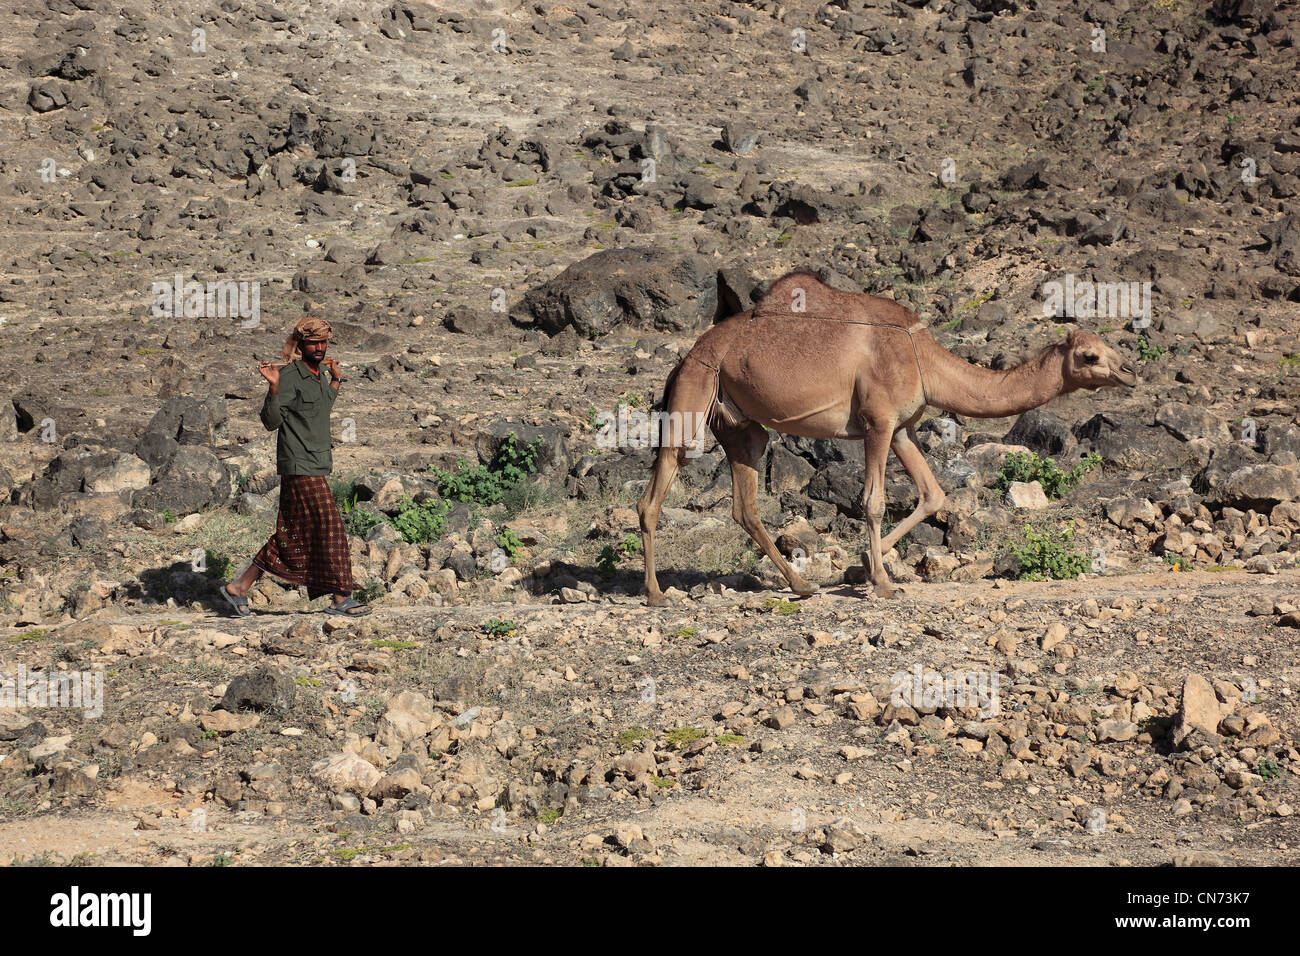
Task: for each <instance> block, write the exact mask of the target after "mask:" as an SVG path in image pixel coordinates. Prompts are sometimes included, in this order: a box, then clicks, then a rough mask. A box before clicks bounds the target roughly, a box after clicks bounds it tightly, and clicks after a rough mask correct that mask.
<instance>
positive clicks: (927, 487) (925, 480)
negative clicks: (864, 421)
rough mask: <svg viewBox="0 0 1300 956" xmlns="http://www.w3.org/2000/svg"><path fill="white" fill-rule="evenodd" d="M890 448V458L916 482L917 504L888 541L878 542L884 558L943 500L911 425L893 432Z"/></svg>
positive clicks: (941, 504) (891, 533) (935, 509)
mask: <svg viewBox="0 0 1300 956" xmlns="http://www.w3.org/2000/svg"><path fill="white" fill-rule="evenodd" d="M893 447H894V454H895V455H897V456H898V460H899V461H901V462H902V463H903V467H904V468H906V469H907V473H908V474H909V475H911V476H912V480H913V481H914V482H916V492H917V496H918V500H917V503H916V510H914V511H913V512H912V513H911V514H910V515H908V516H907V517H906V518H904V519H903V520H902V521H900V522H899V523H898V526H897V527H896V528H894V530H893V531H891V532H889V535H888V537H886V538H885V540H884V541H882V542H880V550H881V552H882V553H884V554H888V553H889V549H890V548H892V547H893V546H894V545H895V544H897V543H898V541H899V539H901V538H902V537H903V535H905V534H907V532H909V531H911V530H912V529H913V528H915V527H916V526H917V525H918V524H920V523H921V522H922V521H924V520H925V519H926V518H928V517H930V516H931V515H933V514H935V513H936V512H937V511H938V510H939V509H940V508H941V507H942V506H943V502H944V498H945V495H944V493H943V487H942V486H941V485H940V484H939V482H938V480H937V479H936V478H935V477H934V472H932V471H931V470H930V466H929V465H927V464H926V463H925V456H924V455H923V454H921V449H920V448H919V447H918V446H917V439H916V431H915V430H914V429H913V427H912V426H911V425H907V426H905V427H903V428H900V429H899V430H898V431H896V432H894V445H893Z"/></svg>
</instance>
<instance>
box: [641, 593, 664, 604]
mask: <svg viewBox="0 0 1300 956" xmlns="http://www.w3.org/2000/svg"><path fill="white" fill-rule="evenodd" d="M645 606H646V607H667V606H668V602H667V601H666V600H664V596H663V595H662V594H649V595H647V596H646V599H645Z"/></svg>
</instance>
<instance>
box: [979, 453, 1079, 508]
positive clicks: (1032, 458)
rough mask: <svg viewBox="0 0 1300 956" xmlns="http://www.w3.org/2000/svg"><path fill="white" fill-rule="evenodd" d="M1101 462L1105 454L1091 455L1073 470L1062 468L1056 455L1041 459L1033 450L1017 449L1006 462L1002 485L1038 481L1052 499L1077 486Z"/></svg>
mask: <svg viewBox="0 0 1300 956" xmlns="http://www.w3.org/2000/svg"><path fill="white" fill-rule="evenodd" d="M1099 464H1101V456H1100V455H1097V454H1089V455H1085V456H1084V457H1083V458H1081V459H1080V460H1079V463H1078V464H1077V465H1075V466H1074V467H1073V468H1071V469H1070V470H1069V471H1062V470H1061V469H1060V468H1059V467H1057V464H1056V459H1055V458H1039V457H1038V455H1036V454H1035V453H1034V452H1032V451H1031V452H1017V451H1013V452H1011V454H1009V455H1007V457H1006V460H1005V461H1004V462H1002V472H1001V474H999V475H998V487H999V488H1001V489H1002V490H1003V491H1006V490H1007V488H1009V487H1011V483H1012V482H1013V481H1036V482H1038V483H1039V484H1040V485H1042V486H1043V491H1044V492H1045V493H1046V494H1047V497H1048V498H1052V499H1056V498H1059V497H1061V496H1062V495H1067V494H1069V493H1070V492H1071V491H1073V490H1074V489H1075V488H1077V487H1078V486H1079V482H1080V481H1081V480H1082V479H1083V476H1084V475H1086V474H1087V473H1088V472H1090V471H1092V469H1093V468H1095V467H1097V465H1099Z"/></svg>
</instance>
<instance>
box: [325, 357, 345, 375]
mask: <svg viewBox="0 0 1300 956" xmlns="http://www.w3.org/2000/svg"><path fill="white" fill-rule="evenodd" d="M321 365H324V366H325V370H326V371H327V372H329V373H330V378H342V377H343V373H342V372H341V371H339V363H338V362H336V361H334V359H332V358H325V359H321Z"/></svg>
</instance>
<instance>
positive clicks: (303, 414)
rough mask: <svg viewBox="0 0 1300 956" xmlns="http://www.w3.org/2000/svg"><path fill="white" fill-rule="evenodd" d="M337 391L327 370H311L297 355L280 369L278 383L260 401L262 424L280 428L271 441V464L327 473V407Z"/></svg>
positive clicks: (283, 470) (284, 470)
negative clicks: (274, 391) (296, 358)
mask: <svg viewBox="0 0 1300 956" xmlns="http://www.w3.org/2000/svg"><path fill="white" fill-rule="evenodd" d="M337 395H338V393H337V392H336V391H335V390H334V388H333V386H331V385H330V384H329V372H328V370H326V369H324V368H322V369H321V371H320V375H319V376H317V375H314V374H312V371H311V369H309V368H308V367H307V366H306V365H305V364H304V363H303V361H302V360H301V359H299V360H298V361H295V362H291V363H289V364H288V365H286V366H285V367H284V368H282V369H280V387H279V389H278V390H277V392H276V394H274V395H270V394H268V395H267V396H266V401H265V402H263V403H262V424H263V425H265V426H266V428H267V430H268V431H269V430H271V429H273V428H278V429H280V434H279V436H278V437H277V439H276V443H275V467H276V471H278V472H279V473H280V474H282V475H328V474H329V473H330V471H332V470H333V468H334V454H333V452H331V451H330V448H331V442H330V409H332V408H333V407H334V399H335V398H336V397H337Z"/></svg>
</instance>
